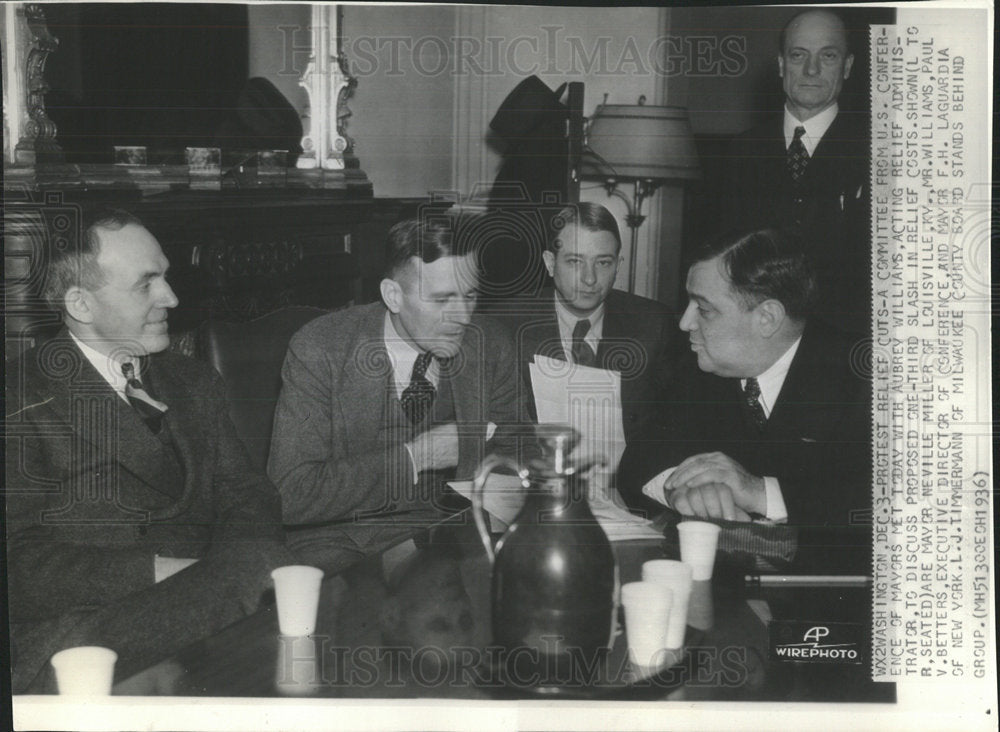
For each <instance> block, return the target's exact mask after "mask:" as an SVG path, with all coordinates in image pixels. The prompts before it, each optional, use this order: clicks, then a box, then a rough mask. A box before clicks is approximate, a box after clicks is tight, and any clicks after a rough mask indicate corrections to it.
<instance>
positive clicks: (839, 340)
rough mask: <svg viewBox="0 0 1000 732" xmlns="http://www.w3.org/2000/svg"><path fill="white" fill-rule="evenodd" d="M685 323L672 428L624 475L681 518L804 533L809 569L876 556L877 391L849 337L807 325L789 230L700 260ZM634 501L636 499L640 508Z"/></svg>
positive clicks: (807, 282) (810, 291)
mask: <svg viewBox="0 0 1000 732" xmlns="http://www.w3.org/2000/svg"><path fill="white" fill-rule="evenodd" d="M687 292H688V297H689V299H690V302H689V304H688V307H687V309H686V310H685V311H684V316H683V318H682V319H681V324H680V325H681V329H682V330H684V331H685V332H687V333H688V337H689V339H690V342H691V351H692V352H693V354H694V356H695V359H694V360H696V362H697V363H696V364H695V363H692V362H691V360H688V361H687V362H686V363H685V364H684V365H683V366H682V367H680V368H679V373H678V378H677V380H676V381H675V383H674V384H673V387H674V397H673V398H672V400H671V402H672V405H671V408H670V409H668V410H667V411H666V412H665V415H664V416H665V420H664V431H663V432H662V433H661V434H660V435H659V436H651V437H650V438H649V439H648V441H644V442H643V443H641V444H638V445H637V446H636V447H637V449H636V450H634V451H633V449H632V446H631V445H630V447H629V452H628V453H627V454H626V456H625V459H624V460H623V463H627V466H626V465H623V471H627V472H628V478H627V483H628V485H629V487H630V488H631V489H632V491H633V493H632V496H631V497H632V498H633V499H634V498H635V494H636V492H637V491H638V489H639V487H642V490H643V492H644V493H645V494H646V495H648V496H650V497H652V498H654V499H655V500H657V501H659V502H661V503H666V504H667V505H669V506H672V507H673V508H674V509H675V510H676V511H678V512H679V513H681V514H684V515H690V516H699V517H709V518H714V519H728V520H736V521H750V520H751V519H756V520H768V521H772V522H782V523H786V522H787V523H788V524H791V525H793V526H795V527H798V529H799V545H800V558H799V560H800V561H801V562H805V563H813V562H815V561H816V559H817V557H822V561H823V563H825V564H826V563H827V560H826V558H825V557H824V555H825V554H826V553H833V554H841V555H844V556H843V564H841V563H840V562H839V561H838V562H837V564H838V565H839V566H851V565H853V568H858V567H860V566H862V565H863V564H864V558H865V557H866V556H867V555H868V554H869V553H870V537H869V536H868V533H867V530H866V528H867V527H866V526H864V525H863V524H864V518H865V513H866V511H867V512H870V509H871V448H870V429H871V427H870V422H871V395H870V392H869V388H870V387H869V384H868V383H867V382H866V381H865V380H864V379H862V378H860V377H859V376H858V375H857V373H856V372H855V370H854V369H853V368H852V341H851V339H848V338H845V337H844V336H843V335H842V334H839V333H838V332H837V331H834V330H833V329H831V328H829V327H827V326H825V325H824V324H822V323H821V322H818V321H815V320H813V319H812V318H811V317H810V315H809V314H810V310H811V305H812V303H813V301H814V297H815V285H814V278H813V275H812V272H811V270H810V266H809V264H808V263H807V260H806V257H805V255H804V251H803V247H802V245H801V244H800V243H799V242H798V241H797V240H796V239H795V238H794V237H793V236H790V235H788V234H786V233H783V232H779V231H775V230H766V229H765V230H759V231H754V232H751V233H749V234H746V235H741V236H732V235H729V236H723V237H720V238H719V239H717V240H715V241H714V242H711V243H709V244H708V245H706V246H705V247H704V248H703V249H702V250H700V251H699V252H698V253H697V256H696V257H695V260H694V264H692V266H691V268H690V270H689V272H688V276H687ZM633 502H635V501H633Z"/></svg>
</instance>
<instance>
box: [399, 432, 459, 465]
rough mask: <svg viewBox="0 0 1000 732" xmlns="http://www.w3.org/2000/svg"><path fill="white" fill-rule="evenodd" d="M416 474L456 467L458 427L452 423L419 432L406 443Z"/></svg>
mask: <svg viewBox="0 0 1000 732" xmlns="http://www.w3.org/2000/svg"><path fill="white" fill-rule="evenodd" d="M406 447H407V448H409V450H410V455H411V456H412V457H413V465H414V467H416V469H417V472H418V473H422V472H423V471H425V470H444V469H445V468H454V467H456V466H457V465H458V426H457V425H456V424H455V423H454V422H448V424H442V425H438V426H437V427H434V428H432V429H429V430H427V431H426V432H421V433H420V434H419V435H417V436H416V437H414V438H413V440H412V441H410V442H407V443H406Z"/></svg>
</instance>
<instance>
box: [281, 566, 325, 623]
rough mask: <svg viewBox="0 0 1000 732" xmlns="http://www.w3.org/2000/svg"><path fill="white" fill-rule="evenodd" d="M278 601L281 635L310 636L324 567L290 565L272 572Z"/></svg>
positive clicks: (314, 620) (314, 621)
mask: <svg viewBox="0 0 1000 732" xmlns="http://www.w3.org/2000/svg"><path fill="white" fill-rule="evenodd" d="M271 579H273V580H274V595H275V597H276V598H277V600H278V627H279V628H280V629H281V634H282V635H297V636H302V635H312V634H313V633H314V632H315V631H316V609H317V607H318V606H319V588H320V584H321V583H322V582H323V570H322V569H317V568H316V567H306V566H304V565H298V564H293V565H290V566H288V567H278V568H277V569H276V570H274V571H273V572H271Z"/></svg>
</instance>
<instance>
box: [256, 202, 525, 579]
mask: <svg viewBox="0 0 1000 732" xmlns="http://www.w3.org/2000/svg"><path fill="white" fill-rule="evenodd" d="M462 228H463V227H462V226H460V225H459V222H458V221H453V222H452V223H446V222H444V221H440V220H437V221H435V220H427V221H422V220H412V221H404V222H402V223H399V224H397V225H396V226H394V227H393V228H392V230H391V231H390V232H389V241H388V247H387V250H388V251H387V259H388V262H387V266H386V273H385V279H383V280H382V284H381V291H382V302H377V303H372V304H370V305H361V306H358V307H354V308H350V309H348V310H342V311H338V312H335V313H331V314H329V315H326V316H323V317H321V318H318V319H316V320H314V321H313V322H311V323H309V324H308V325H306V326H305V327H304V328H302V330H300V331H299V332H298V333H297V334H296V335H295V336H294V337H293V338H292V340H291V343H290V345H289V348H288V354H287V355H286V357H285V364H284V367H283V370H282V388H281V395H280V397H279V399H278V406H277V409H276V411H275V417H274V431H273V436H272V440H271V455H270V460H269V462H268V473H269V474H270V476H271V478H272V479H273V480H274V482H275V484H276V485H277V486H278V489H279V491H280V493H281V498H282V509H283V513H284V518H285V522H286V524H290V525H291V528H290V535H289V542H290V544H291V546H292V547H293V549H294V550H295V551H297V552H298V554H299V555H300V556H301V557H302V560H303V561H306V562H308V563H310V564H314V565H315V566H319V567H323V568H324V569H326V570H327V571H328V572H332V571H338V570H339V569H342V568H344V567H346V566H347V565H349V564H352V563H354V562H356V561H358V560H359V559H361V558H362V557H363V556H364V555H366V554H371V553H375V552H378V551H380V550H382V549H384V548H385V547H386V546H389V545H391V544H392V543H395V542H398V541H402V540H403V539H404V538H405V537H406V536H408V535H410V534H412V533H413V532H414V530H415V528H414V527H418V526H426V525H427V524H428V522H432V521H434V520H439V519H440V518H441V517H442V515H443V514H442V512H441V510H440V507H439V504H440V501H439V500H438V499H439V498H440V495H441V486H442V483H443V481H444V480H445V479H447V478H448V477H449V476H450V477H455V476H457V477H458V478H471V477H472V476H473V474H474V471H475V469H476V467H477V466H478V465H479V463H480V461H481V460H482V459H483V458H484V457H485V454H486V443H487V441H489V440H490V438H491V437H492V438H493V439H492V442H491V449H493V450H497V449H507V450H510V451H513V449H514V445H513V442H514V439H515V438H514V437H513V435H512V434H511V430H512V428H514V427H515V426H516V425H517V424H518V422H520V420H521V418H522V415H523V409H522V407H521V403H520V401H519V389H518V386H517V379H518V376H517V370H516V369H514V368H511V364H513V363H514V350H513V345H512V344H511V342H510V339H509V336H508V335H506V333H505V331H503V330H502V329H501V328H500V326H499V325H498V324H496V323H494V322H491V321H489V320H488V319H485V318H481V317H478V316H474V315H473V314H472V311H473V308H474V307H475V302H476V286H477V267H476V261H475V255H474V254H473V253H472V252H466V250H465V245H464V241H463V237H462ZM494 430H496V436H495V437H494V435H493V432H494Z"/></svg>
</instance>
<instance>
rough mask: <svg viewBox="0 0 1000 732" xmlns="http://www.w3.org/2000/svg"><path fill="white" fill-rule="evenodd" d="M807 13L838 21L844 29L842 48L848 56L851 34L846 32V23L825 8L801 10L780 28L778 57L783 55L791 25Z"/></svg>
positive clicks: (836, 14)
mask: <svg viewBox="0 0 1000 732" xmlns="http://www.w3.org/2000/svg"><path fill="white" fill-rule="evenodd" d="M808 13H826V14H827V15H829V16H830V17H831V18H836V19H837V20H839V21H840V25H841V27H842V28H843V29H844V48H845V50H846V51H847V55H848V56H850V55H851V34H850V32H849V31H848V30H847V22H846V21H845V20H844V18H843V17H842V16H841V15H840V14H839V13H835V12H834V11H832V10H829V9H827V8H813V9H811V10H803V11H802V12H801V13H796V14H795V15H793V16H792V17H791V18H789V19H788V22H787V23H785V25H783V26H782V28H781V33H780V34H779V35H778V55H779V56H783V55H784V54H785V38H786V37H787V36H788V29H789V28H790V27H791V25H792V23H794V22H795V21H796V20H798V19H799V18H801V17H802V16H803V15H806V14H808Z"/></svg>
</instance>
